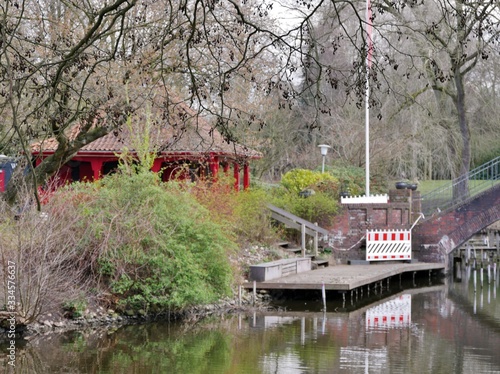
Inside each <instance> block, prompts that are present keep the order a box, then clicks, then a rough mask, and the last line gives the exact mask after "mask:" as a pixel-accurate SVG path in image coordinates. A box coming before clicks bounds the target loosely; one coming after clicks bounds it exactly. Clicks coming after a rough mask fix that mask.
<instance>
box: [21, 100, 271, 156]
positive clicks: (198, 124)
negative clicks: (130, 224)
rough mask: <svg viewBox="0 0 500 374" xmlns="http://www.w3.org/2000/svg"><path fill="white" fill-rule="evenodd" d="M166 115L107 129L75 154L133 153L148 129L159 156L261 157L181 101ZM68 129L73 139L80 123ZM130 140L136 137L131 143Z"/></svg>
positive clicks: (49, 145) (49, 144) (41, 146)
mask: <svg viewBox="0 0 500 374" xmlns="http://www.w3.org/2000/svg"><path fill="white" fill-rule="evenodd" d="M169 114H170V115H167V116H165V115H164V116H163V117H165V120H164V121H163V122H161V123H156V124H152V125H151V126H150V130H149V131H146V130H145V129H144V128H145V127H146V126H144V127H143V128H142V129H138V128H137V126H123V127H122V128H121V129H120V130H117V131H114V132H110V133H109V134H107V135H105V136H103V137H101V138H99V139H97V140H95V141H93V142H92V143H89V144H87V145H86V146H84V147H82V148H81V149H80V151H79V152H78V154H77V156H82V155H84V154H89V153H92V154H96V153H106V154H109V153H112V154H114V153H120V152H122V151H123V150H124V148H126V149H127V150H128V151H130V152H132V153H133V152H135V150H136V148H137V145H138V144H141V142H144V137H145V135H144V134H147V133H148V132H149V144H150V148H151V151H156V152H158V153H160V154H163V155H175V154H184V153H190V154H193V153H199V154H207V153H215V154H218V155H224V156H227V157H229V158H261V157H262V154H261V153H260V152H257V151H255V150H252V149H250V148H247V147H245V146H244V145H241V144H239V143H236V142H228V141H226V140H224V138H223V136H222V135H221V134H220V132H219V131H217V130H216V129H214V128H213V127H212V126H211V125H210V124H209V123H208V121H206V120H205V119H203V118H201V117H200V116H198V115H197V114H196V113H195V112H194V111H193V110H192V109H191V108H189V107H187V105H185V104H184V103H181V104H178V105H177V106H173V107H172V108H171V109H170V110H169ZM145 121H146V120H145ZM68 131H69V134H68V135H69V139H70V140H72V139H75V137H76V136H77V134H78V132H79V131H80V126H79V125H75V126H73V127H71V128H70V129H69V130H68ZM141 133H142V136H141ZM134 139H136V141H135V142H134ZM138 142H139V143H138ZM57 146H58V142H57V140H56V139H55V138H49V139H45V140H43V141H39V142H36V143H33V144H32V146H31V149H32V152H33V153H35V154H37V153H39V152H40V150H41V151H42V153H44V154H51V153H53V152H54V151H55V150H56V149H57Z"/></svg>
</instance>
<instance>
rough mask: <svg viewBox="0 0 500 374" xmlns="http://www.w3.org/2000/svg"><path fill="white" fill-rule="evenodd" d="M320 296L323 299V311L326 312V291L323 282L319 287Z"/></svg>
mask: <svg viewBox="0 0 500 374" xmlns="http://www.w3.org/2000/svg"><path fill="white" fill-rule="evenodd" d="M321 296H322V298H323V311H324V312H326V289H325V283H324V282H323V285H322V286H321Z"/></svg>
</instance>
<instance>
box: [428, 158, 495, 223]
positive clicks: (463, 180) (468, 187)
mask: <svg viewBox="0 0 500 374" xmlns="http://www.w3.org/2000/svg"><path fill="white" fill-rule="evenodd" d="M497 183H500V156H499V157H496V158H494V159H493V160H490V161H488V162H486V163H485V164H483V165H481V166H479V167H477V168H475V169H473V170H471V171H469V172H468V173H466V174H464V175H461V176H460V177H458V178H455V179H453V180H452V181H451V182H449V183H447V184H446V185H444V186H442V187H439V188H436V189H435V190H434V191H431V192H429V193H427V194H425V195H422V213H423V214H424V215H425V216H426V217H429V216H431V215H432V214H434V213H437V212H441V211H444V210H449V209H453V208H456V207H457V206H460V205H462V204H464V203H466V202H467V201H469V200H470V199H471V198H473V197H474V196H476V195H478V194H480V193H482V192H484V191H486V190H488V189H489V188H491V187H493V186H494V185H495V184H497Z"/></svg>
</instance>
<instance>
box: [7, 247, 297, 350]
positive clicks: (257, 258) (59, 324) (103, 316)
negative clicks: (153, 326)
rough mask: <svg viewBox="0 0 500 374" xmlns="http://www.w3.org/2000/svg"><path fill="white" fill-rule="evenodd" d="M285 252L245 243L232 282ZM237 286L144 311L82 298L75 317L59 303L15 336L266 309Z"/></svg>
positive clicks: (263, 299) (262, 300)
mask: <svg viewBox="0 0 500 374" xmlns="http://www.w3.org/2000/svg"><path fill="white" fill-rule="evenodd" d="M287 255H288V254H287V253H286V252H284V251H282V250H281V249H280V248H277V247H273V246H269V247H265V246H248V247H246V248H244V249H241V250H240V251H238V252H237V253H235V254H234V256H232V257H231V258H230V259H229V261H230V262H231V263H232V265H233V266H234V267H235V268H237V269H238V270H237V274H236V278H235V285H237V284H242V283H244V282H245V281H246V279H245V276H246V274H247V272H248V267H249V265H251V264H256V263H260V262H265V261H269V260H273V259H277V258H282V257H285V256H287ZM239 292H240V291H239V289H238V287H237V286H235V287H234V290H233V294H232V295H231V297H226V298H224V299H221V300H219V301H218V302H216V303H212V304H207V305H196V306H192V307H189V308H186V309H184V310H180V311H179V310H177V311H160V312H148V311H145V310H142V309H139V310H132V309H127V310H124V311H121V312H118V311H116V310H115V309H111V308H105V307H103V306H102V305H99V304H98V303H97V302H93V301H91V300H86V305H87V307H86V308H85V309H84V310H81V311H80V312H79V313H78V316H75V315H72V314H71V313H68V311H67V310H65V309H64V308H63V307H62V306H61V307H60V308H58V309H55V310H52V311H50V312H47V313H44V314H42V315H40V316H39V317H38V318H37V320H36V321H35V322H33V323H30V324H28V325H18V326H16V335H17V338H20V339H25V340H28V341H29V340H31V339H33V338H35V337H36V336H40V335H46V334H53V333H64V332H68V331H75V330H95V329H116V328H118V327H121V326H125V325H131V324H141V323H146V322H152V321H162V320H163V321H184V322H186V323H194V322H196V321H199V320H200V319H203V318H206V317H209V316H213V315H224V314H232V313H240V312H253V311H266V310H269V308H270V307H269V297H268V294H267V293H266V292H263V293H257V294H256V295H255V300H254V295H253V294H251V293H250V292H247V291H245V290H243V289H242V290H241V297H240V293H239ZM8 332H9V328H8V327H6V325H5V326H4V327H2V326H0V343H1V342H2V341H7V335H8Z"/></svg>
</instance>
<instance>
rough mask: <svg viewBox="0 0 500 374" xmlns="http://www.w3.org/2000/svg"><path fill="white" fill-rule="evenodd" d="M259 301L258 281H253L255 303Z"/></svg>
mask: <svg viewBox="0 0 500 374" xmlns="http://www.w3.org/2000/svg"><path fill="white" fill-rule="evenodd" d="M256 302H257V282H256V281H253V305H254V306H255V303H256Z"/></svg>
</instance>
